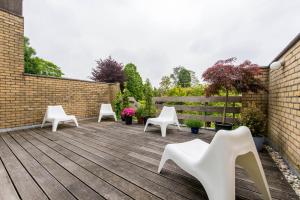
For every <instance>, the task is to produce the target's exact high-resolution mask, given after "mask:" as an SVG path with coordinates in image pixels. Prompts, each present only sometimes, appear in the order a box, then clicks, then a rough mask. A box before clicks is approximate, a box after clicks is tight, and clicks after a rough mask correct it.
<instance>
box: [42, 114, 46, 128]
mask: <svg viewBox="0 0 300 200" xmlns="http://www.w3.org/2000/svg"><path fill="white" fill-rule="evenodd" d="M45 123H46V115H45V116H44V119H43V122H42V125H41V128H43V127H44V125H45Z"/></svg>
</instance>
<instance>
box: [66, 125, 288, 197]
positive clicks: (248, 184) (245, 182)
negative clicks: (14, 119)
mask: <svg viewBox="0 0 300 200" xmlns="http://www.w3.org/2000/svg"><path fill="white" fill-rule="evenodd" d="M66 132H68V131H67V130H65V131H64V133H62V134H63V135H68V134H66ZM73 132H74V131H73ZM74 133H75V132H74ZM102 133H103V132H102ZM69 136H70V135H69ZM76 137H79V138H80V140H81V141H83V140H84V139H85V138H84V137H85V134H84V133H82V134H80V135H76ZM71 138H72V136H71ZM101 140H103V138H101ZM93 142H97V144H102V141H101V142H98V140H97V138H93V140H89V141H88V143H90V144H92V143H93ZM95 148H97V147H95ZM112 148H114V146H113V147H112ZM112 150H113V149H112ZM121 152H126V149H122V151H121ZM130 155H131V156H133V157H134V158H136V159H140V160H141V161H144V162H147V163H149V164H151V165H154V167H155V168H156V167H157V166H158V163H159V161H158V160H154V159H151V158H148V157H146V156H143V155H140V154H137V153H135V152H131V153H130ZM126 156H127V155H123V156H120V157H125V158H126V160H130V158H128V157H126ZM237 170H239V169H237ZM239 171H241V170H239ZM241 172H243V171H241ZM241 172H237V175H238V176H239V175H240V174H239V173H241ZM243 173H244V172H243ZM244 176H245V177H246V178H239V177H238V178H237V179H239V180H238V182H239V187H240V188H245V189H248V190H250V191H251V190H252V191H253V192H256V193H259V192H258V190H257V189H256V187H255V185H254V183H253V181H251V180H250V179H249V178H248V176H247V175H244ZM271 193H272V195H273V197H274V198H279V199H281V198H282V196H287V197H289V196H290V194H289V193H288V192H284V193H282V192H280V191H277V190H276V189H274V188H273V187H271ZM252 195H253V194H252ZM253 198H254V197H253Z"/></svg>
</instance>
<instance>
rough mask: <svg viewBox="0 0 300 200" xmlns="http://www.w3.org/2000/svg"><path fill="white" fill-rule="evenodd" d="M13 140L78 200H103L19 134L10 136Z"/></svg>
mask: <svg viewBox="0 0 300 200" xmlns="http://www.w3.org/2000/svg"><path fill="white" fill-rule="evenodd" d="M11 135H12V136H13V137H14V139H15V140H16V141H17V142H18V143H19V144H20V145H21V146H22V147H23V148H24V149H26V150H27V152H29V153H30V154H31V155H32V156H33V157H35V158H37V159H38V161H39V163H40V164H41V165H42V166H43V167H44V168H45V169H46V170H47V171H48V172H49V173H51V174H52V176H54V177H55V178H56V179H57V180H58V181H59V182H60V183H61V184H62V185H64V187H66V188H67V189H68V191H70V192H71V193H72V194H73V195H74V196H75V197H76V198H77V199H79V200H94V199H99V200H101V199H103V197H102V196H100V195H99V194H98V193H97V192H95V191H94V190H93V189H91V188H90V187H88V186H87V185H85V184H84V183H83V182H82V181H80V179H78V178H77V177H75V176H74V175H72V174H71V173H70V172H68V171H67V170H66V169H64V168H63V167H62V166H60V165H59V164H58V163H56V162H55V161H53V160H52V159H51V158H50V157H48V156H47V155H46V154H44V153H43V152H42V151H40V150H39V149H38V148H36V147H35V146H33V145H32V144H31V143H29V142H28V141H27V140H25V139H24V138H23V137H22V136H21V134H11Z"/></svg>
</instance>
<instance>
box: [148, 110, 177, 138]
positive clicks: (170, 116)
mask: <svg viewBox="0 0 300 200" xmlns="http://www.w3.org/2000/svg"><path fill="white" fill-rule="evenodd" d="M149 124H154V125H159V126H160V128H161V135H162V137H166V132H167V127H168V125H169V124H176V125H177V127H178V128H179V129H180V125H179V122H178V118H177V114H176V110H175V107H168V106H164V107H163V109H162V110H161V112H160V114H159V116H158V117H156V118H149V119H148V120H147V122H146V125H145V129H144V132H146V129H147V127H148V125H149Z"/></svg>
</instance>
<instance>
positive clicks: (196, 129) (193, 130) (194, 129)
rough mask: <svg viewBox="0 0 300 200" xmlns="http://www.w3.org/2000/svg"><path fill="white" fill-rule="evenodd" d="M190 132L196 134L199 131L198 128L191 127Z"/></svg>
mask: <svg viewBox="0 0 300 200" xmlns="http://www.w3.org/2000/svg"><path fill="white" fill-rule="evenodd" d="M191 132H192V133H193V134H198V133H199V128H191Z"/></svg>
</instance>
